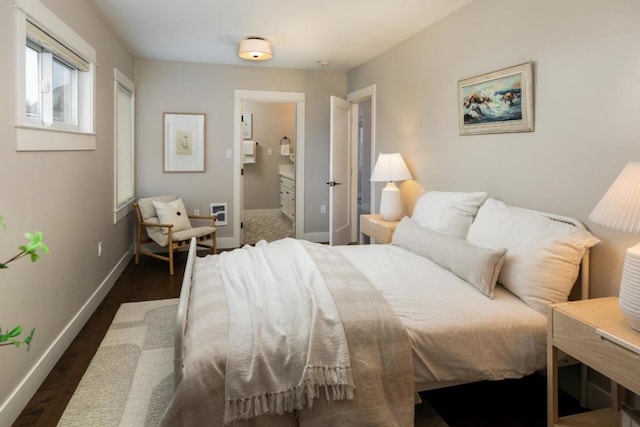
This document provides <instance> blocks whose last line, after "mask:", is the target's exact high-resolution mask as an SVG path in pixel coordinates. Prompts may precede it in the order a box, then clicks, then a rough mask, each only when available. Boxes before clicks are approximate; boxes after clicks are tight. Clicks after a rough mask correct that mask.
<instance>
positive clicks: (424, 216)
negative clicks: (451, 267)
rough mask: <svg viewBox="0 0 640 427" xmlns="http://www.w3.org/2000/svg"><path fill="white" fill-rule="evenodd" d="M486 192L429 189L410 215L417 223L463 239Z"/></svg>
mask: <svg viewBox="0 0 640 427" xmlns="http://www.w3.org/2000/svg"><path fill="white" fill-rule="evenodd" d="M486 198H487V193H484V192H478V193H458V192H447V191H429V192H428V193H425V194H423V195H422V196H421V197H420V199H418V202H417V203H416V206H415V208H414V210H413V216H412V217H411V218H412V219H413V220H414V221H415V222H417V223H418V224H420V225H422V226H424V227H429V228H430V229H432V230H435V231H439V232H440V233H444V234H448V235H449V236H453V237H457V238H459V239H465V238H466V237H467V232H468V231H469V226H470V225H471V222H472V221H473V218H474V217H475V216H476V212H478V208H479V207H480V206H481V205H482V203H484V201H485V199H486Z"/></svg>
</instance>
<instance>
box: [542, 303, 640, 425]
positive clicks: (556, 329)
mask: <svg viewBox="0 0 640 427" xmlns="http://www.w3.org/2000/svg"><path fill="white" fill-rule="evenodd" d="M548 325H549V326H548V330H547V402H548V404H547V420H548V425H549V426H612V427H618V426H619V425H620V406H621V396H620V395H621V390H622V387H624V388H626V389H628V390H631V391H633V392H634V393H636V394H640V333H638V332H636V331H634V330H633V329H632V328H631V327H630V326H629V324H628V323H627V320H626V319H625V318H624V315H623V314H622V312H621V311H620V309H619V308H618V298H617V297H611V298H597V299H589V300H581V301H572V302H567V303H561V304H554V305H552V306H551V308H550V313H549V323H548ZM558 350H562V351H564V352H565V353H567V354H569V355H571V356H573V357H575V358H576V359H578V360H579V361H580V362H582V363H584V364H586V365H588V366H590V367H591V368H593V369H595V370H596V371H598V372H600V373H601V374H603V375H605V376H607V377H608V378H609V379H611V393H612V400H613V404H612V407H611V408H609V409H601V410H596V411H591V412H586V413H584V414H577V415H571V416H568V417H563V418H560V419H559V418H558Z"/></svg>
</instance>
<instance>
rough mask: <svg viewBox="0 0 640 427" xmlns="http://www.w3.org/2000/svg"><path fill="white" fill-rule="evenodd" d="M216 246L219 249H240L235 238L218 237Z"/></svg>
mask: <svg viewBox="0 0 640 427" xmlns="http://www.w3.org/2000/svg"><path fill="white" fill-rule="evenodd" d="M216 246H217V247H218V248H219V249H235V248H237V247H238V244H237V243H236V239H234V238H233V237H218V240H217V241H216Z"/></svg>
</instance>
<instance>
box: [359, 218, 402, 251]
mask: <svg viewBox="0 0 640 427" xmlns="http://www.w3.org/2000/svg"><path fill="white" fill-rule="evenodd" d="M399 223H400V221H385V220H384V219H382V217H381V216H380V214H371V215H360V244H361V245H362V244H363V243H364V236H365V235H367V236H369V237H370V238H372V239H375V241H376V242H378V243H391V236H393V231H394V230H395V229H396V227H397V226H398V224H399Z"/></svg>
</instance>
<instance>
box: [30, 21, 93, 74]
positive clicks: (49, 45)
mask: <svg viewBox="0 0 640 427" xmlns="http://www.w3.org/2000/svg"><path fill="white" fill-rule="evenodd" d="M26 25H27V28H26V31H27V38H28V39H29V40H31V41H33V42H34V43H36V44H37V45H40V46H42V47H44V48H45V49H47V50H48V51H50V52H51V53H53V54H54V55H55V56H57V57H59V58H60V59H62V60H63V61H65V62H67V63H69V65H71V66H72V67H74V68H76V69H78V70H80V71H89V61H87V60H86V59H84V58H83V57H82V56H80V55H78V54H77V53H75V52H74V51H73V50H71V49H69V48H68V47H67V46H65V45H64V44H62V43H60V42H59V41H58V40H57V39H56V38H55V37H52V36H51V35H50V34H49V33H47V32H46V31H44V30H43V29H41V28H40V27H38V26H37V25H36V24H34V23H33V22H31V21H29V20H28V19H27V22H26Z"/></svg>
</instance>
